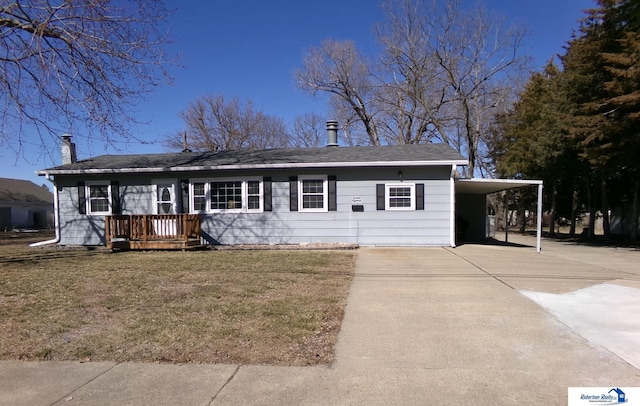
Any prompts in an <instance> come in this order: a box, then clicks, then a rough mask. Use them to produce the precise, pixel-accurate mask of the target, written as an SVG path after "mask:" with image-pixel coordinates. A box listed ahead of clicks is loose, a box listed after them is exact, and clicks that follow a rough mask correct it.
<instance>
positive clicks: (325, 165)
mask: <svg viewBox="0 0 640 406" xmlns="http://www.w3.org/2000/svg"><path fill="white" fill-rule="evenodd" d="M467 164H468V162H467V161H466V160H429V161H374V162H312V163H277V164H258V165H256V164H236V165H207V166H178V167H148V168H103V169H100V168H91V169H45V170H41V171H37V172H36V174H37V175H40V176H45V175H85V174H87V175H91V174H120V173H172V172H198V171H230V170H254V169H291V168H297V169H316V168H371V167H398V166H402V167H420V166H451V165H467Z"/></svg>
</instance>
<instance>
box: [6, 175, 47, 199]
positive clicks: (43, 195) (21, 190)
mask: <svg viewBox="0 0 640 406" xmlns="http://www.w3.org/2000/svg"><path fill="white" fill-rule="evenodd" d="M0 202H4V203H47V204H53V193H51V192H50V191H49V189H47V188H46V187H43V186H38V185H36V184H35V183H33V182H31V181H29V180H23V179H9V178H0Z"/></svg>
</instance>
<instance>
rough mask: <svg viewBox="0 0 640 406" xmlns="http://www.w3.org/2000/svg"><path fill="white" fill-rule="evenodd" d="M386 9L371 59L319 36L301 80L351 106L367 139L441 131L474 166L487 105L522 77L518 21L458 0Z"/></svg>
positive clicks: (496, 105) (502, 100) (496, 108)
mask: <svg viewBox="0 0 640 406" xmlns="http://www.w3.org/2000/svg"><path fill="white" fill-rule="evenodd" d="M383 11H384V13H385V16H386V20H385V22H384V23H383V24H381V25H378V26H377V30H376V33H377V37H378V40H379V42H380V43H381V44H382V46H383V50H382V52H381V54H380V55H379V56H378V58H377V63H376V64H375V65H373V64H371V63H369V64H368V63H367V62H366V60H365V59H364V57H362V56H361V55H360V54H359V53H358V52H357V51H356V48H355V45H354V44H353V43H352V42H349V41H344V42H338V41H325V42H324V43H323V44H322V46H321V47H320V48H314V49H312V50H311V51H310V52H309V54H308V55H307V56H306V58H305V60H304V69H303V70H301V71H299V72H297V78H298V84H299V86H300V87H301V88H302V89H304V90H307V91H309V92H311V93H314V94H315V93H317V92H328V93H329V94H331V99H330V103H331V106H332V108H333V107H335V106H339V109H338V110H339V111H342V112H344V106H345V105H346V106H348V107H349V108H350V110H352V111H353V112H354V113H355V115H354V117H356V118H357V119H358V120H359V121H360V122H361V124H362V125H363V126H364V128H365V129H366V131H367V134H368V135H369V138H370V143H371V144H374V145H379V144H380V140H381V139H382V140H383V141H384V142H386V143H389V144H413V143H424V142H430V141H431V140H433V139H438V140H440V141H442V142H445V143H448V144H449V145H451V146H452V147H454V148H456V149H458V150H459V151H460V152H461V153H463V154H467V155H468V158H469V166H468V168H467V174H468V175H469V176H474V174H475V173H476V168H478V167H479V168H482V165H483V162H484V161H483V155H484V153H485V152H486V145H485V137H486V135H487V134H488V132H489V127H490V125H491V124H492V121H493V117H494V115H495V114H496V113H497V112H500V111H501V110H503V109H505V108H506V107H507V106H508V104H509V102H510V101H511V100H512V96H513V94H514V93H515V92H516V91H517V89H519V85H520V84H521V81H520V80H519V77H520V75H522V74H523V73H524V68H525V67H526V65H527V63H528V60H529V58H527V57H525V56H523V55H521V53H520V49H521V42H522V39H523V36H524V32H523V30H521V29H519V28H517V27H516V28H513V27H511V28H505V27H504V26H503V20H502V19H501V18H500V17H498V16H496V15H492V14H489V13H488V12H487V11H486V10H485V9H484V8H483V7H482V6H481V5H479V4H478V5H476V6H474V7H472V8H469V9H464V8H463V7H462V3H461V1H460V0H451V1H446V2H442V1H436V0H388V1H387V2H386V3H384V4H383ZM336 101H343V103H336Z"/></svg>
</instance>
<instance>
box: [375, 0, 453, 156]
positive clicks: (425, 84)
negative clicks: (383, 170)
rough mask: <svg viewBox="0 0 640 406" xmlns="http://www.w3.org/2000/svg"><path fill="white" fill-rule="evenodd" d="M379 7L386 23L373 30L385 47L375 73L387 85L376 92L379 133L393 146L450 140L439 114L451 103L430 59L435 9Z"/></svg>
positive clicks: (399, 4) (407, 2) (414, 4)
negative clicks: (379, 111) (432, 22)
mask: <svg viewBox="0 0 640 406" xmlns="http://www.w3.org/2000/svg"><path fill="white" fill-rule="evenodd" d="M382 8H383V10H384V12H385V15H386V21H385V22H384V23H383V24H379V25H377V26H376V35H377V37H378V41H379V42H380V43H381V44H382V45H383V47H384V48H383V52H382V55H381V57H380V66H379V69H378V70H379V73H378V74H379V75H380V76H381V77H382V78H383V80H384V82H385V83H384V86H381V87H379V88H378V92H377V94H378V99H377V100H378V103H379V106H380V110H381V112H382V114H380V116H379V121H380V122H379V128H380V129H381V131H380V132H381V133H382V134H383V137H384V138H385V139H386V140H387V141H388V142H389V143H392V144H419V143H424V142H428V141H430V140H431V139H433V138H439V139H440V140H441V141H443V142H448V141H449V140H448V134H447V132H446V130H445V124H446V121H447V120H446V119H447V117H446V116H445V115H443V110H444V108H445V106H447V104H448V103H451V100H450V97H449V95H448V94H447V89H446V81H445V80H444V79H445V78H444V77H443V75H442V70H441V69H440V67H439V66H438V63H437V60H436V59H435V58H434V57H433V46H432V42H433V38H432V36H431V33H430V30H429V28H430V19H431V18H433V16H434V15H435V14H436V12H437V10H436V8H437V6H436V4H435V3H427V2H423V1H414V0H400V1H397V0H396V1H387V2H386V3H383V5H382Z"/></svg>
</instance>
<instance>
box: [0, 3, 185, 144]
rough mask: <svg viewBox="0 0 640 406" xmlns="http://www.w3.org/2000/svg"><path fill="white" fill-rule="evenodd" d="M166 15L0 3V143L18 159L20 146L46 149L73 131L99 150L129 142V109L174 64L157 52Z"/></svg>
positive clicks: (127, 8)
mask: <svg viewBox="0 0 640 406" xmlns="http://www.w3.org/2000/svg"><path fill="white" fill-rule="evenodd" d="M168 14H169V13H168V10H167V9H166V7H165V6H164V4H163V2H162V1H161V0H131V1H121V2H109V1H89V0H78V1H47V0H30V1H19V0H15V1H3V2H2V3H1V4H0V123H1V124H0V145H4V146H6V147H8V148H10V149H13V150H14V151H16V152H17V153H18V155H19V154H20V153H21V152H22V151H21V145H22V143H23V142H25V141H29V142H30V143H34V142H39V143H41V144H43V145H46V142H47V137H48V136H53V135H59V134H60V133H61V132H62V131H65V132H66V131H70V130H71V131H72V130H73V128H75V126H77V125H82V126H83V128H85V129H86V130H87V131H91V132H92V133H97V134H98V135H99V138H100V139H102V140H103V141H104V142H105V143H107V144H110V143H112V142H114V141H116V140H117V139H118V138H121V139H128V138H129V137H131V134H130V133H129V132H128V131H127V128H128V124H131V123H134V122H136V117H135V115H134V112H133V110H132V106H133V105H134V104H135V102H136V101H138V100H139V99H140V98H141V97H142V96H144V94H146V93H147V92H149V91H150V90H152V89H153V87H155V86H156V85H157V84H159V83H160V82H162V81H163V80H165V79H168V75H167V72H166V71H165V66H166V64H167V63H172V62H174V61H175V60H168V58H167V56H166V54H165V52H164V51H163V46H164V45H165V44H166V43H167V36H166V34H165V33H164V32H162V30H161V27H162V26H163V24H162V23H163V22H164V21H165V19H166V17H167V16H168ZM80 123H81V124H80ZM25 128H35V129H36V130H37V132H38V134H39V135H40V140H26V139H24V137H25V135H24V134H25V132H24V131H23V130H24V129H25ZM9 134H10V135H11V137H9Z"/></svg>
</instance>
